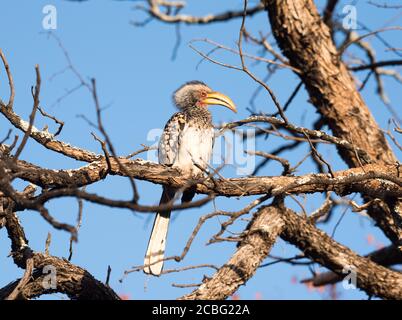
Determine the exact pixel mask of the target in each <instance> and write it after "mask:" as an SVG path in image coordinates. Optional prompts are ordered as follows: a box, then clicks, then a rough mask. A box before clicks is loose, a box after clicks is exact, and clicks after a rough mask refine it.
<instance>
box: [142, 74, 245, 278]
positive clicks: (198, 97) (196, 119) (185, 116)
mask: <svg viewBox="0 0 402 320" xmlns="http://www.w3.org/2000/svg"><path fill="white" fill-rule="evenodd" d="M173 102H174V104H175V105H176V107H177V108H178V109H180V111H179V112H177V113H175V114H174V115H173V116H172V117H171V118H170V119H169V121H168V122H167V123H166V126H165V129H164V130H163V134H162V136H161V139H160V141H159V147H158V158H159V163H160V164H164V165H168V166H174V167H178V168H180V170H181V171H182V172H184V173H186V175H187V174H189V175H190V176H197V175H199V174H202V171H203V168H204V169H205V168H206V167H207V164H208V162H209V160H210V158H211V154H212V147H213V143H214V128H213V125H212V117H211V113H210V112H209V110H208V109H207V107H208V106H209V105H221V106H224V107H227V108H229V109H230V110H232V111H234V112H237V110H236V107H235V105H234V103H233V101H232V100H231V99H230V98H229V97H227V96H225V95H224V94H222V93H219V92H215V91H212V90H211V89H210V88H209V87H208V86H207V85H206V84H205V83H203V82H201V81H190V82H187V83H185V84H184V85H182V86H181V87H180V88H179V89H177V90H176V91H175V92H174V94H173ZM176 192H177V189H175V188H172V187H165V186H164V187H163V193H162V196H161V199H160V204H166V203H169V202H170V201H172V200H173V199H174V197H175V195H176ZM193 197H194V190H192V189H191V188H190V189H188V190H185V191H184V192H183V195H182V202H187V201H191V200H192V198H193ZM169 220H170V210H164V211H160V212H157V213H156V217H155V220H154V225H153V228H152V233H151V237H150V238H149V243H148V248H147V251H146V254H145V260H144V266H145V267H144V272H145V273H148V274H153V275H160V273H161V271H162V267H163V261H162V260H163V257H164V253H165V245H166V236H167V231H168V227H169Z"/></svg>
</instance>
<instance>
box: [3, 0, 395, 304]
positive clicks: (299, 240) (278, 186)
mask: <svg viewBox="0 0 402 320" xmlns="http://www.w3.org/2000/svg"><path fill="white" fill-rule="evenodd" d="M337 2H338V1H333V0H328V1H327V6H326V8H325V10H324V11H323V13H322V14H320V13H319V12H318V9H317V8H316V6H315V4H314V2H313V1H312V0H264V1H261V2H260V3H258V4H256V5H254V6H249V5H248V2H247V1H244V7H243V9H241V10H238V11H236V10H228V11H226V12H223V13H216V14H212V15H207V16H195V15H187V14H182V13H181V11H182V10H184V8H185V5H186V3H185V2H183V1H159V0H148V1H145V4H143V5H139V6H138V9H141V10H143V11H145V12H146V14H147V15H148V16H149V17H150V18H152V19H156V20H158V21H160V22H163V23H167V24H174V25H175V24H180V23H182V24H187V25H191V24H210V23H215V22H216V23H218V22H220V23H224V22H225V21H229V20H232V19H240V21H241V22H242V23H241V27H240V30H236V33H237V35H238V43H237V47H236V48H229V47H226V46H224V45H222V44H219V43H216V42H213V41H212V40H209V39H204V40H202V41H203V42H206V43H207V44H209V45H211V46H212V48H213V49H214V50H218V49H219V50H225V51H228V52H231V53H233V54H236V55H238V57H239V65H237V66H235V65H228V64H226V63H224V62H222V61H219V60H216V59H215V58H214V57H213V56H212V54H211V53H212V52H213V50H211V51H210V52H209V53H205V52H203V51H200V50H199V49H197V48H196V47H195V42H192V44H191V47H192V48H193V49H194V50H195V51H196V52H197V53H199V54H200V55H201V56H202V59H203V60H207V61H209V62H210V63H215V64H218V65H220V66H222V67H228V68H232V69H236V70H238V71H239V72H243V73H246V74H247V75H248V76H249V77H250V79H251V80H252V81H255V82H256V83H257V85H258V86H259V87H260V89H261V90H265V91H266V92H267V94H268V95H269V97H270V99H271V101H272V103H273V104H274V105H275V108H276V111H275V112H274V113H273V114H262V113H255V112H251V113H252V114H250V116H249V117H248V118H246V119H242V120H239V121H237V122H233V123H229V124H226V125H225V126H224V127H222V128H220V129H221V130H235V128H238V127H240V126H252V127H253V128H255V131H256V134H257V136H259V137H263V136H265V135H267V134H268V135H276V136H278V137H280V138H282V139H283V140H284V141H285V142H284V144H283V145H281V146H278V148H277V149H276V150H273V151H268V150H261V151H257V152H255V154H254V156H259V157H261V158H262V161H261V164H260V166H259V167H258V168H261V167H263V166H264V165H266V164H267V163H268V162H269V161H277V162H279V163H280V164H281V165H282V167H283V172H282V174H278V175H277V176H260V175H258V170H256V172H255V174H254V175H252V176H250V177H241V178H239V177H231V178H227V177H222V176H221V175H220V174H219V171H218V170H216V171H212V173H210V174H209V175H206V176H205V177H204V178H202V179H201V178H200V179H193V177H186V176H183V175H182V174H181V172H180V170H179V169H176V168H170V167H165V166H162V165H158V164H155V163H152V162H149V161H145V160H142V159H135V160H132V155H130V156H121V155H118V154H116V152H115V149H114V147H113V144H112V142H111V140H110V138H109V136H108V134H107V132H106V131H105V129H104V127H103V125H102V118H101V112H100V105H99V101H98V96H97V91H96V83H95V80H92V82H90V83H84V85H85V86H86V87H87V89H88V90H89V92H90V93H91V94H92V97H93V101H94V105H95V110H96V114H97V123H95V124H94V125H95V126H96V127H97V128H98V129H99V131H100V132H101V133H102V137H97V136H95V135H94V138H95V139H96V140H97V141H98V142H99V143H100V146H101V148H102V151H103V152H102V154H97V153H95V152H92V151H90V150H85V149H82V148H80V147H77V146H73V145H71V144H69V143H67V142H65V141H62V140H59V139H58V137H57V136H58V134H59V133H60V131H61V130H62V125H63V123H62V122H61V121H59V120H58V119H56V118H54V117H53V116H51V115H49V114H47V113H46V112H45V111H44V110H43V109H42V108H41V106H40V88H41V78H40V71H39V67H38V66H36V68H35V70H36V85H35V87H34V89H33V90H32V96H33V107H32V112H31V115H30V117H29V119H28V120H24V119H22V118H21V117H20V116H19V115H18V114H16V113H15V111H14V109H13V102H14V96H15V91H14V83H13V77H12V66H9V65H8V62H7V59H6V57H5V55H4V54H3V53H2V52H0V55H1V59H2V62H3V65H4V70H5V72H6V74H7V77H8V82H9V89H10V95H9V98H8V101H7V102H3V101H1V103H0V112H1V114H2V115H3V116H4V117H5V118H6V119H7V120H8V121H9V122H10V124H11V125H12V126H13V127H15V128H18V129H19V130H20V131H21V132H22V136H21V138H20V139H18V138H17V137H16V138H15V139H14V141H12V142H11V143H9V142H8V140H10V139H9V138H10V137H9V136H7V137H6V139H4V140H3V141H2V142H1V145H0V191H1V192H0V229H1V228H4V229H6V231H7V233H8V236H9V238H10V242H11V251H12V256H13V259H14V262H15V264H16V265H17V266H18V267H21V268H23V269H25V275H24V277H23V278H21V279H19V280H17V281H14V282H12V283H10V284H9V285H8V286H6V287H4V288H2V289H0V298H1V299H16V298H22V299H29V298H33V297H37V296H40V295H42V294H45V293H51V292H62V293H66V294H67V295H68V296H69V297H71V298H73V299H118V296H117V295H116V294H115V293H114V292H113V290H112V289H111V288H110V287H109V286H108V285H107V284H103V283H101V282H99V281H98V280H96V279H95V278H94V277H93V276H91V275H90V274H89V273H88V271H86V270H84V269H82V268H80V267H79V266H75V265H73V264H72V263H70V262H69V261H66V260H63V259H60V258H57V257H54V256H51V255H49V253H48V252H45V253H40V252H34V251H32V250H31V249H30V247H29V246H28V240H27V239H26V237H25V234H24V229H23V226H22V225H21V223H20V222H19V220H18V212H19V211H22V210H25V209H30V210H34V211H37V212H38V213H39V214H40V215H41V216H42V217H43V218H44V219H45V220H46V221H47V222H48V223H50V224H51V225H52V226H53V227H54V228H56V229H59V230H64V231H66V232H69V233H70V234H71V239H72V241H74V240H75V239H76V237H77V227H76V226H72V225H68V224H65V223H62V222H59V221H57V220H55V219H54V218H53V217H52V215H51V213H50V212H49V211H48V210H47V209H46V204H47V203H48V202H49V201H52V199H56V198H61V197H67V196H68V197H75V198H77V199H79V200H80V201H89V202H93V203H97V204H101V205H104V206H110V207H117V208H127V209H130V210H132V211H135V212H154V211H155V210H157V209H166V208H167V207H169V208H171V209H172V210H177V209H186V208H190V207H201V206H202V205H204V204H206V203H208V202H209V201H211V200H212V199H214V198H216V197H223V196H224V197H238V196H242V197H247V196H252V195H259V196H260V198H258V199H257V200H254V201H252V202H250V203H249V204H248V205H247V206H246V207H245V208H243V209H241V210H239V211H236V212H228V211H215V212H212V213H209V214H207V215H203V216H202V217H201V218H200V220H199V223H198V224H197V226H195V228H194V231H193V233H192V235H191V237H190V238H189V239H188V242H187V244H186V246H185V248H184V250H183V252H182V254H181V255H180V256H174V257H167V258H165V259H166V260H175V261H177V262H180V261H181V260H183V259H184V258H185V256H186V254H187V252H188V251H189V250H190V249H191V244H192V242H193V240H194V238H195V237H196V236H197V233H198V231H199V230H200V228H201V227H202V225H203V224H204V222H205V221H207V220H208V219H210V218H212V217H216V216H222V217H226V218H227V219H226V220H225V221H224V222H222V225H221V230H220V231H219V232H218V233H217V234H215V235H213V236H212V237H211V239H210V242H220V241H235V242H237V243H238V245H237V249H236V251H235V252H234V253H233V255H232V256H231V258H230V259H229V260H228V261H227V263H225V264H224V265H222V266H220V267H218V268H217V270H216V272H215V273H214V274H213V276H212V277H210V278H205V279H204V281H203V282H202V283H200V284H199V285H197V288H196V289H195V290H194V291H192V292H191V293H188V294H186V295H184V296H182V297H181V299H225V298H227V297H229V296H231V295H232V294H233V293H235V292H236V290H237V289H238V288H239V286H241V285H243V284H245V283H246V282H247V281H248V280H249V279H250V278H251V277H252V276H253V275H254V273H255V272H256V270H257V268H258V267H259V266H260V265H261V263H262V261H263V260H264V259H265V258H266V257H267V256H268V255H269V253H270V250H271V248H272V246H273V245H274V244H275V242H276V240H277V239H278V238H282V239H283V240H285V241H286V242H288V243H290V244H292V245H294V246H295V247H297V248H298V249H300V251H301V252H303V258H305V259H308V260H309V261H313V262H316V263H318V264H320V265H322V266H323V267H325V268H327V269H329V270H330V272H329V273H324V274H321V275H316V276H315V277H313V278H311V279H307V280H306V281H309V282H311V283H312V284H313V285H316V286H321V285H325V284H330V283H336V282H337V281H340V280H341V279H342V277H343V276H344V274H343V270H344V268H345V266H351V267H353V268H354V270H355V271H356V276H357V286H358V288H360V289H361V290H364V291H365V292H366V293H367V294H368V295H369V296H377V297H380V298H384V299H402V274H401V273H400V272H398V271H395V270H394V269H392V266H394V265H396V264H401V263H402V203H401V201H402V200H401V199H402V198H401V197H402V178H401V170H402V169H401V167H400V164H399V162H398V160H397V157H396V155H395V153H394V151H393V148H394V149H395V150H397V149H398V148H399V149H401V146H400V144H399V143H398V138H397V135H398V134H401V133H402V129H401V128H400V126H399V123H398V119H397V118H396V119H393V120H391V122H390V123H391V125H392V130H391V129H388V130H383V129H382V128H380V127H379V125H378V124H377V123H376V120H375V119H374V117H373V115H372V113H371V112H370V108H369V106H367V104H366V103H365V101H364V98H363V96H362V89H363V87H364V86H365V83H366V82H367V81H368V79H369V77H371V76H372V75H373V76H374V77H375V81H376V83H377V87H378V94H379V95H380V97H381V98H382V99H385V98H384V97H385V93H384V89H383V86H382V77H384V76H390V75H391V76H393V77H395V78H396V79H397V78H398V76H399V74H398V73H397V71H396V70H394V69H391V68H389V67H392V66H397V65H401V64H402V63H401V60H400V59H395V60H391V61H377V60H376V57H375V54H374V53H373V50H371V47H370V45H369V43H368V42H366V37H367V36H368V34H366V35H360V34H357V33H356V31H353V30H345V29H344V28H342V26H341V25H340V21H339V18H337V17H336V16H335V12H336V7H337ZM264 12H265V13H264ZM255 14H266V15H267V16H268V21H269V25H270V29H271V31H272V35H273V37H274V38H269V37H266V36H263V34H262V33H261V34H260V35H258V36H256V35H253V34H251V33H250V32H248V30H247V28H246V26H247V21H248V19H251V18H252V16H253V15H255ZM267 23H268V22H267ZM135 24H136V25H143V24H141V23H139V22H136V23H135ZM396 29H397V28H396ZM379 32H381V30H378V31H375V32H370V34H372V35H373V34H378V33H379ZM335 34H342V35H343V37H344V40H343V42H341V43H336V42H335V40H334V39H335V37H334V35H335ZM245 42H247V44H252V45H254V46H258V47H259V48H261V49H262V50H263V51H264V53H266V54H267V55H268V56H269V58H267V57H266V56H263V55H261V56H256V55H252V54H249V53H247V52H246V51H245V48H244V46H245ZM273 42H275V43H276V45H277V46H278V47H279V48H280V51H281V52H279V51H277V50H275V49H274V45H273ZM353 46H357V47H359V48H362V50H363V51H364V52H365V54H366V55H367V57H368V61H366V62H364V63H362V64H360V65H357V66H355V65H352V64H350V63H348V62H347V61H346V60H345V53H347V52H348V48H350V47H353ZM388 49H390V50H391V49H393V51H394V52H398V49H397V48H388ZM250 59H251V60H256V61H259V62H260V63H262V64H264V65H265V66H267V67H268V70H269V72H275V71H276V70H277V69H279V70H282V69H283V70H289V71H290V72H291V73H293V74H296V75H297V76H298V77H299V79H300V84H299V85H298V86H297V87H296V88H295V90H294V91H293V92H289V94H290V98H289V100H288V102H287V103H286V104H285V105H282V104H281V103H280V102H279V100H278V99H277V97H276V96H275V93H274V92H273V90H272V89H271V88H270V86H269V84H268V83H269V82H267V81H263V80H261V79H259V78H258V77H257V76H256V75H255V74H254V73H253V72H252V71H250V69H249V67H248V64H247V62H248V61H249V60H250ZM363 71H366V72H368V75H367V77H366V79H365V80H364V81H363V83H362V84H361V86H360V88H358V87H357V85H356V78H355V73H358V72H363ZM399 77H400V76H399ZM301 88H304V89H305V90H306V91H307V92H308V95H309V98H310V102H311V105H312V106H313V107H314V108H316V110H317V112H318V113H319V115H320V118H319V121H317V122H316V123H315V125H314V126H312V127H311V128H308V127H302V126H299V125H297V124H295V123H292V122H290V121H289V120H288V117H287V115H286V110H287V108H288V107H289V105H290V104H291V102H292V100H293V98H294V96H295V95H296V94H297V93H298V91H299V90H300V89H301ZM388 107H389V106H388ZM38 111H39V112H40V113H41V115H42V116H45V117H49V119H51V120H52V121H56V123H58V124H59V126H60V128H59V130H58V131H57V132H56V133H55V134H51V133H49V132H48V131H46V130H40V129H38V128H36V127H35V124H34V121H35V116H36V115H37V112H38ZM325 125H326V126H328V128H329V130H330V132H326V131H323V130H322V128H323V127H324V126H325ZM28 139H33V140H35V141H36V142H37V143H39V144H40V145H42V146H43V147H44V148H46V149H48V150H49V152H56V153H59V154H61V155H63V156H65V157H69V158H72V159H76V160H80V161H84V162H86V163H87V165H85V166H83V167H80V168H75V169H71V170H53V169H47V168H42V167H40V166H38V165H36V164H34V163H31V162H30V161H29V159H26V160H22V159H20V155H21V152H22V150H23V149H24V147H25V145H26V142H27V140H28ZM19 140H20V142H19ZM288 140H290V141H291V142H290V143H288V142H286V141H288ZM324 143H326V144H332V145H334V146H335V147H336V149H337V151H338V154H339V156H340V157H341V159H343V161H344V162H345V163H346V164H347V166H348V167H349V168H348V169H345V170H338V171H336V170H333V169H332V167H331V165H330V163H329V162H328V161H327V160H326V159H324V157H323V156H322V155H321V154H320V153H319V151H318V147H319V145H321V144H324ZM300 144H307V145H308V146H309V147H310V148H311V151H310V153H309V154H308V155H307V156H306V157H305V158H302V156H300V162H299V163H298V164H296V165H293V166H292V165H291V164H290V163H289V161H288V160H287V159H285V158H283V157H281V153H282V152H283V151H284V150H292V149H294V148H295V147H297V146H298V145H300ZM144 150H146V148H145V149H144ZM144 150H140V151H144ZM140 151H139V152H136V153H134V154H135V155H137V154H138V153H140ZM307 158H311V159H312V160H313V161H314V162H315V163H316V164H317V172H316V173H312V174H306V175H301V176H297V175H294V174H293V173H294V172H295V170H296V169H297V167H298V166H299V165H300V163H302V162H303V161H304V160H305V159H307ZM112 175H118V176H122V177H127V178H128V179H129V180H130V183H131V186H132V190H133V196H132V199H128V200H115V199H110V198H108V197H106V196H102V195H99V194H93V193H89V192H87V191H85V189H83V188H82V187H85V186H88V185H91V184H94V183H97V182H99V181H100V180H103V179H107V178H108V177H109V176H112ZM16 179H19V180H23V181H25V182H27V183H28V185H27V187H26V188H25V189H24V190H16V189H15V188H14V187H13V185H12V182H13V181H14V180H16ZM137 179H138V180H145V181H148V182H150V183H155V184H159V185H165V186H171V187H174V188H178V189H180V188H182V189H184V188H188V187H192V188H194V190H195V191H196V192H197V193H198V194H202V195H204V196H203V197H202V198H201V199H200V200H196V201H193V202H190V203H186V204H184V205H175V204H167V205H165V207H163V208H161V207H158V206H152V205H146V204H140V203H139V201H138V193H139V192H140V191H141V190H137V188H136V184H135V180H137ZM316 193H324V194H327V197H326V199H325V202H324V203H323V204H322V206H321V207H320V208H319V209H318V210H317V211H315V212H312V213H307V212H305V209H304V208H303V211H304V214H298V213H296V212H295V211H293V210H291V209H289V208H288V207H286V205H285V201H284V200H285V198H287V197H294V196H297V195H305V194H307V195H308V194H316ZM355 193H357V194H360V195H361V196H362V198H363V199H364V202H363V203H361V204H356V203H355V202H353V201H351V200H350V199H349V198H348V197H347V196H348V195H350V194H355ZM334 196H336V197H337V198H336V199H335V198H334ZM339 199H343V200H344V202H343V203H344V204H346V205H348V206H350V207H351V208H352V210H354V211H365V212H366V213H367V214H368V215H369V217H370V218H371V219H372V220H373V221H374V222H375V226H376V227H378V228H380V229H381V231H382V232H383V233H384V235H385V236H386V237H387V238H388V239H389V242H390V244H389V246H388V247H386V248H383V249H380V250H377V251H375V252H372V253H371V254H369V255H367V256H361V255H359V254H358V253H356V252H354V251H353V250H351V249H350V248H348V247H346V246H344V245H342V244H340V243H338V242H336V241H335V240H334V239H333V238H332V237H331V236H329V235H328V234H326V233H324V232H323V231H321V230H320V229H319V228H317V224H318V223H325V219H323V217H324V218H325V216H327V215H328V214H329V212H330V211H331V210H332V209H333V208H334V207H336V206H337V205H339V203H340V200H339ZM244 217H248V218H250V222H249V224H248V226H247V227H246V228H245V229H244V230H243V232H242V233H241V234H239V235H238V236H236V237H234V236H228V235H227V234H226V231H227V228H228V227H229V226H231V225H233V224H235V223H237V222H238V221H240V219H241V218H244ZM47 265H53V266H55V267H56V268H57V270H58V275H59V276H58V278H57V285H56V286H55V287H50V288H47V287H44V286H43V278H44V273H43V268H44V267H45V266H47ZM206 266H210V265H208V264H207V262H206V264H205V265H201V266H192V267H184V268H178V269H176V270H165V271H164V272H165V273H169V272H179V271H183V270H188V269H192V268H197V267H206ZM143 268H144V266H139V267H138V268H135V269H133V270H131V271H138V270H142V269H143ZM267 272H269V271H267Z"/></svg>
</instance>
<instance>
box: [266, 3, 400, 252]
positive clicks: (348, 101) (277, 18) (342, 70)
mask: <svg viewBox="0 0 402 320" xmlns="http://www.w3.org/2000/svg"><path fill="white" fill-rule="evenodd" d="M263 2H264V4H265V6H266V8H267V10H268V15H269V20H270V22H271V28H272V31H273V34H274V36H275V38H276V41H277V43H278V45H279V47H280V48H281V50H282V52H283V53H284V55H285V56H286V57H287V58H288V59H289V62H290V64H291V65H292V66H293V67H296V68H298V69H299V70H300V71H301V72H300V74H299V76H300V78H301V79H302V81H303V83H304V85H305V87H306V89H307V91H308V93H309V96H310V100H311V102H312V103H313V105H314V106H315V107H316V108H317V110H318V111H319V113H320V114H321V115H322V117H323V119H324V121H325V123H326V124H328V126H329V127H330V128H331V130H332V132H333V133H334V135H335V136H337V137H339V138H341V139H345V140H348V141H350V142H352V143H353V144H355V146H356V147H357V148H359V149H362V150H365V151H366V152H367V154H368V155H369V156H370V157H371V158H372V160H373V161H374V162H376V163H378V164H385V163H395V162H396V160H397V159H396V157H395V155H394V154H393V152H392V150H391V148H390V147H389V145H388V143H387V141H386V139H385V137H384V134H383V133H382V131H381V130H380V128H379V127H378V124H377V123H376V121H375V119H374V117H373V116H372V114H371V112H370V110H369V108H368V107H367V105H366V104H365V102H364V101H363V99H362V97H361V95H360V93H359V92H358V90H357V89H356V86H355V83H354V81H353V78H352V76H351V74H350V73H349V71H348V70H347V68H346V66H345V64H344V63H343V62H342V61H341V57H340V56H339V52H338V50H337V49H336V47H335V45H334V43H333V41H332V38H331V33H330V30H329V28H328V26H327V25H326V24H325V23H324V21H322V19H321V17H320V15H319V13H318V11H317V8H316V6H315V4H314V2H313V1H312V0H264V1H263ZM338 150H339V153H340V155H341V157H342V158H343V159H344V161H345V162H346V163H347V164H348V165H349V166H350V167H358V166H360V165H361V161H360V159H359V158H358V157H356V154H355V153H354V152H352V151H350V150H346V149H344V148H341V147H339V146H338ZM369 214H370V216H371V217H372V218H373V219H374V220H375V221H376V222H377V224H378V225H379V226H380V228H381V229H382V230H383V231H384V233H385V234H386V235H387V236H388V237H389V238H390V239H391V240H392V241H393V242H394V243H395V244H396V245H398V246H399V245H402V206H401V202H400V201H396V200H395V202H394V205H393V206H392V207H391V210H390V211H384V210H382V209H381V208H380V207H377V208H376V209H375V210H370V211H369Z"/></svg>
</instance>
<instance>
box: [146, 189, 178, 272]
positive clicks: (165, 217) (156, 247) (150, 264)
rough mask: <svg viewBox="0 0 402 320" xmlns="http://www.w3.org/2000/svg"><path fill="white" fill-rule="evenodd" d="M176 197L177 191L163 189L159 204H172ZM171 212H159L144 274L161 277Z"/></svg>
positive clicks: (149, 244) (147, 253)
mask: <svg viewBox="0 0 402 320" xmlns="http://www.w3.org/2000/svg"><path fill="white" fill-rule="evenodd" d="M174 196H175V190H172V189H170V188H165V187H164V188H163V193H162V196H161V200H160V201H159V204H160V205H161V204H165V203H168V202H170V201H171V200H172V199H173V198H174ZM170 212H171V211H170V210H166V211H161V212H157V213H156V216H155V220H154V225H153V227H152V233H151V236H150V238H149V242H148V248H147V251H146V254H145V259H144V266H145V268H144V272H145V273H148V274H152V275H154V276H159V275H160V274H161V271H162V268H163V261H161V260H162V259H163V257H164V256H165V247H166V238H167V232H168V228H169V221H170Z"/></svg>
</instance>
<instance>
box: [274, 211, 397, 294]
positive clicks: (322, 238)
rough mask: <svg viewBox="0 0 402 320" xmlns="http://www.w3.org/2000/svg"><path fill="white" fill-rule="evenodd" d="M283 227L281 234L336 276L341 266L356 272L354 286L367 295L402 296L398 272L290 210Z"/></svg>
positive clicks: (341, 271) (340, 270) (286, 213)
mask: <svg viewBox="0 0 402 320" xmlns="http://www.w3.org/2000/svg"><path fill="white" fill-rule="evenodd" d="M282 218H283V220H284V222H285V226H286V227H285V228H284V230H283V232H282V233H281V237H282V238H283V239H284V240H286V241H288V242H290V243H292V244H294V245H295V246H296V247H298V248H299V249H300V250H302V251H303V252H304V254H305V255H306V256H307V257H309V258H310V259H312V260H314V261H316V262H318V263H320V264H321V265H323V266H324V267H326V268H328V269H330V270H332V271H333V272H335V273H336V274H338V275H340V276H342V275H343V276H346V274H345V273H343V272H344V271H343V270H344V268H348V269H350V270H355V271H356V273H355V274H356V279H357V284H356V285H357V287H358V288H360V289H362V290H364V291H365V292H366V293H367V294H369V295H374V296H378V297H381V298H385V299H399V300H400V299H402V274H401V273H399V272H396V271H392V270H390V269H387V268H385V267H383V266H380V265H378V264H376V263H374V262H373V261H371V260H370V259H368V258H364V257H361V256H359V255H357V254H356V253H354V252H353V251H352V250H351V249H349V248H348V247H345V246H343V245H341V244H339V243H338V242H336V241H335V240H333V239H332V238H330V237H329V236H328V235H327V234H325V233H324V232H323V231H321V230H319V229H317V228H316V227H315V226H314V225H313V224H310V223H308V222H306V221H305V220H304V219H302V218H301V217H299V216H298V215H297V214H296V213H294V212H293V211H291V210H286V212H285V214H283V215H282Z"/></svg>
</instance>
